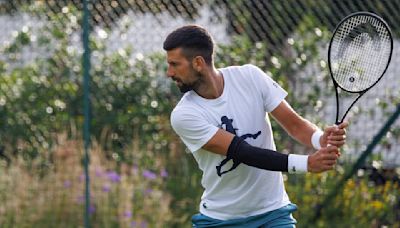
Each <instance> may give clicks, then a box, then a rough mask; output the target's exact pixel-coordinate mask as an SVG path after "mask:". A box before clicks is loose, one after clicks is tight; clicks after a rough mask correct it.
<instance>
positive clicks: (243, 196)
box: [171, 64, 290, 220]
mask: <svg viewBox="0 0 400 228" xmlns="http://www.w3.org/2000/svg"><path fill="white" fill-rule="evenodd" d="M219 71H220V72H221V73H222V75H223V78H224V90H223V93H222V95H221V96H220V97H218V98H216V99H205V98H202V97H200V96H199V95H197V93H196V92H194V91H189V92H187V93H186V94H185V95H184V96H183V97H182V99H181V100H180V102H179V103H178V104H177V106H176V107H175V108H174V110H173V112H172V113H171V124H172V127H173V129H174V130H175V132H176V133H177V134H178V135H179V136H180V138H181V139H182V141H183V142H184V144H185V145H186V146H187V147H188V149H189V150H190V151H191V152H192V154H193V156H194V157H195V159H196V161H197V163H198V165H199V168H200V169H201V170H202V171H203V177H202V181H201V184H202V186H203V187H204V193H203V195H202V197H201V203H200V212H201V213H202V214H204V215H206V216H209V217H212V218H215V219H221V220H227V219H235V218H244V217H248V216H253V215H258V214H262V213H265V212H268V211H272V210H275V209H278V208H280V207H283V206H285V205H287V204H289V203H290V201H289V198H288V196H287V194H286V191H285V187H284V184H283V178H282V173H281V172H274V171H267V170H262V169H258V168H254V167H251V166H247V165H245V164H243V163H242V164H240V165H239V166H238V167H237V168H236V169H234V170H232V171H230V172H228V173H225V174H223V175H222V176H221V177H220V176H218V175H217V170H216V166H218V165H219V164H220V163H221V161H222V160H224V159H225V158H226V157H225V156H222V155H219V154H216V153H212V152H209V151H206V150H204V149H202V146H204V144H206V143H207V142H208V141H209V140H210V139H211V138H212V137H213V136H214V134H215V133H216V132H217V130H218V129H220V128H221V129H224V130H227V131H229V132H231V133H234V134H236V135H237V136H239V137H240V136H242V137H245V140H246V142H248V143H249V144H251V145H253V146H257V147H261V148H267V149H272V150H275V144H274V140H273V135H272V129H271V124H270V121H269V118H268V114H267V113H268V112H271V111H272V110H274V109H275V108H276V107H277V106H278V105H279V104H280V103H281V102H282V101H283V100H284V98H285V97H286V95H287V93H286V91H285V90H283V89H282V88H281V87H280V86H279V85H278V84H277V83H276V82H274V81H273V80H272V79H271V77H269V76H268V75H267V74H265V73H264V72H263V71H261V70H260V69H259V68H258V67H256V66H254V65H250V64H248V65H244V66H231V67H227V68H222V69H219ZM259 132H261V134H259ZM231 166H232V161H229V162H228V163H227V164H225V165H224V166H223V170H228V169H229V168H230V167H231Z"/></svg>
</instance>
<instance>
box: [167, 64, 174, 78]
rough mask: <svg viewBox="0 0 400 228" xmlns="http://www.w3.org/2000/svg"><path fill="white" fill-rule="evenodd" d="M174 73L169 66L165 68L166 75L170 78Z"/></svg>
mask: <svg viewBox="0 0 400 228" xmlns="http://www.w3.org/2000/svg"><path fill="white" fill-rule="evenodd" d="M174 75H175V72H174V71H173V70H172V69H171V67H168V69H167V76H168V77H169V78H170V77H172V76H174Z"/></svg>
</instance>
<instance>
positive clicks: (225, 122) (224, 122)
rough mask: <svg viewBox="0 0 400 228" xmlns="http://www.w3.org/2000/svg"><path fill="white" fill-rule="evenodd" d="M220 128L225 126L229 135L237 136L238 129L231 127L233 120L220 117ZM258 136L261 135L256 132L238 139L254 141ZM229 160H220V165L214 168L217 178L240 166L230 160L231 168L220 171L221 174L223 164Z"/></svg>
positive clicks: (259, 132) (238, 163)
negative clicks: (251, 139)
mask: <svg viewBox="0 0 400 228" xmlns="http://www.w3.org/2000/svg"><path fill="white" fill-rule="evenodd" d="M220 126H221V128H222V129H223V127H224V126H225V130H226V131H227V132H230V133H232V134H234V135H236V136H237V133H236V130H238V129H237V128H234V127H233V119H229V118H228V117H227V116H222V117H221V125H220ZM259 135H261V131H258V132H257V133H255V134H250V133H249V134H244V135H242V136H239V137H240V138H242V139H247V138H253V139H256V138H258V136H259ZM231 159H232V158H228V157H227V158H225V159H224V160H222V161H221V163H220V164H219V165H218V166H217V167H216V168H217V174H218V176H222V174H225V173H227V172H230V171H232V170H234V169H236V168H237V167H238V166H239V165H240V162H237V161H235V160H233V159H232V161H233V165H232V167H231V168H230V169H229V170H226V171H222V172H221V169H222V166H223V165H225V164H226V163H227V162H228V161H229V160H231Z"/></svg>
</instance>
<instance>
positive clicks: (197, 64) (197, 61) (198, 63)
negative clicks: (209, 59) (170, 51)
mask: <svg viewBox="0 0 400 228" xmlns="http://www.w3.org/2000/svg"><path fill="white" fill-rule="evenodd" d="M192 65H193V69H195V70H196V71H197V72H200V71H202V70H203V68H204V66H205V65H206V61H204V58H203V57H202V56H196V57H194V58H193V60H192Z"/></svg>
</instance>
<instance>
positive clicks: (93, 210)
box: [89, 205, 96, 214]
mask: <svg viewBox="0 0 400 228" xmlns="http://www.w3.org/2000/svg"><path fill="white" fill-rule="evenodd" d="M94 212H96V207H95V206H94V205H90V207H89V214H93V213H94Z"/></svg>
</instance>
